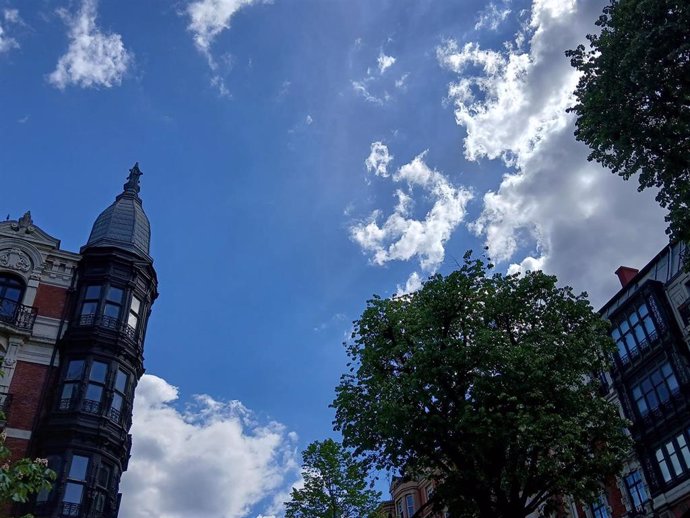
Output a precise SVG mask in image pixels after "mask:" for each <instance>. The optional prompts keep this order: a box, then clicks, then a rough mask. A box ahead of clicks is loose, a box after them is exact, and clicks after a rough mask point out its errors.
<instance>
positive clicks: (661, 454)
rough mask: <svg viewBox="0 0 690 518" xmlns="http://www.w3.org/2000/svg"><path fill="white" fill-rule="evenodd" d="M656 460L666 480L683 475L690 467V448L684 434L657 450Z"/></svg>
mask: <svg viewBox="0 0 690 518" xmlns="http://www.w3.org/2000/svg"><path fill="white" fill-rule="evenodd" d="M656 461H657V465H658V466H659V471H660V472H661V476H662V477H663V478H664V482H669V481H671V480H672V479H674V478H676V477H678V476H680V475H682V474H683V473H685V472H686V471H688V468H689V467H690V450H689V449H688V443H687V441H686V439H685V436H684V435H683V434H681V435H679V436H677V437H676V438H675V439H673V440H671V441H669V442H667V443H666V444H664V445H663V446H662V447H661V448H659V449H657V450H656Z"/></svg>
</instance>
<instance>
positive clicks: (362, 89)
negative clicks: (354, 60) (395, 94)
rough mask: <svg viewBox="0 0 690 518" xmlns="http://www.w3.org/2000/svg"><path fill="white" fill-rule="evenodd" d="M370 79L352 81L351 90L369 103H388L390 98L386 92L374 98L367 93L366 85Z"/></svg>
mask: <svg viewBox="0 0 690 518" xmlns="http://www.w3.org/2000/svg"><path fill="white" fill-rule="evenodd" d="M372 79H373V78H372V77H367V78H366V79H363V80H362V81H352V89H353V90H354V91H355V92H357V93H358V94H359V95H361V96H362V97H364V99H366V100H367V101H369V102H370V103H374V104H383V103H385V102H387V101H390V99H391V96H390V94H389V93H388V92H384V93H383V95H382V96H376V95H373V94H372V93H371V92H370V91H369V88H368V87H367V83H370V82H371V80H372Z"/></svg>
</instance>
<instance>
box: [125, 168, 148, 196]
mask: <svg viewBox="0 0 690 518" xmlns="http://www.w3.org/2000/svg"><path fill="white" fill-rule="evenodd" d="M142 174H144V173H142V172H141V169H139V162H135V163H134V167H132V169H130V170H129V176H128V177H127V183H126V184H125V185H124V189H125V192H133V193H135V194H139V191H140V190H141V187H140V186H139V177H140V176H141V175H142Z"/></svg>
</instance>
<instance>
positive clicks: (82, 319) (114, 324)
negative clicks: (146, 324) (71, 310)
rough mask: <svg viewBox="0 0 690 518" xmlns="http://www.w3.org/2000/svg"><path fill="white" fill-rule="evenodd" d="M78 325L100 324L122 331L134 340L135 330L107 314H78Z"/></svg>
mask: <svg viewBox="0 0 690 518" xmlns="http://www.w3.org/2000/svg"><path fill="white" fill-rule="evenodd" d="M79 325H80V326H84V327H90V326H100V327H104V328H106V329H112V330H114V331H119V332H121V333H123V334H124V335H125V336H126V337H127V338H129V339H131V340H133V341H136V337H137V331H136V329H134V328H133V327H132V326H130V325H129V324H128V323H127V322H124V321H122V320H121V319H119V318H115V317H111V316H108V315H97V314H93V313H92V314H87V315H80V316H79Z"/></svg>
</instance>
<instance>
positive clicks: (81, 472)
mask: <svg viewBox="0 0 690 518" xmlns="http://www.w3.org/2000/svg"><path fill="white" fill-rule="evenodd" d="M88 466H89V458H88V457H84V456H83V455H74V456H73V457H72V463H71V464H70V467H69V479H70V480H86V468H87V467H88Z"/></svg>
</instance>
